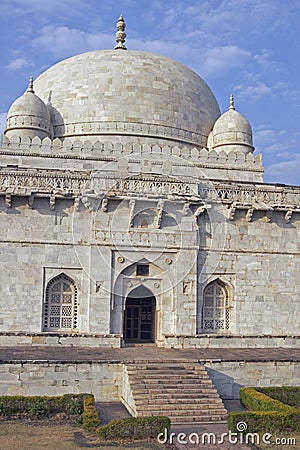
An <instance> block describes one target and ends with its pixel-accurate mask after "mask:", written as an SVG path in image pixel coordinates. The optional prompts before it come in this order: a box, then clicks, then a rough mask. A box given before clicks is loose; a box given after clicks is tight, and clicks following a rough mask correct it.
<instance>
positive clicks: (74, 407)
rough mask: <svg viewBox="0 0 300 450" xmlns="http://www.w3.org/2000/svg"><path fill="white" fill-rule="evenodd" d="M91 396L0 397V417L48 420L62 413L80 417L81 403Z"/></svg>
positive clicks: (81, 411)
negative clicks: (19, 415)
mask: <svg viewBox="0 0 300 450" xmlns="http://www.w3.org/2000/svg"><path fill="white" fill-rule="evenodd" d="M90 397H92V398H93V396H92V395H91V394H78V395H76V394H67V395H63V396H60V397H46V396H31V397H24V396H0V415H1V416H12V415H14V414H23V415H25V416H28V417H31V418H48V417H51V416H54V415H55V414H57V413H60V412H63V413H65V414H66V415H68V416H74V415H81V414H82V413H83V402H84V399H85V398H90Z"/></svg>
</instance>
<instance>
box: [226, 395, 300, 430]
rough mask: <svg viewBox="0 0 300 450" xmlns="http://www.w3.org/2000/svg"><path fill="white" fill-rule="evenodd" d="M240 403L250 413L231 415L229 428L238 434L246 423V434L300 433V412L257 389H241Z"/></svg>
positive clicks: (229, 416) (229, 415)
mask: <svg viewBox="0 0 300 450" xmlns="http://www.w3.org/2000/svg"><path fill="white" fill-rule="evenodd" d="M240 401H241V403H242V404H243V405H244V406H245V407H246V408H248V409H249V410H250V411H247V412H238V413H229V414H228V428H229V429H230V431H232V432H234V433H236V432H237V431H239V430H238V427H237V424H238V423H239V422H245V423H246V424H247V429H246V430H245V431H244V432H245V433H259V432H268V433H273V432H279V431H300V410H298V409H297V408H294V407H293V406H290V405H286V404H284V403H282V402H281V401H279V400H277V399H274V398H271V397H269V396H268V395H266V394H265V393H263V392H259V391H258V390H256V388H243V389H240Z"/></svg>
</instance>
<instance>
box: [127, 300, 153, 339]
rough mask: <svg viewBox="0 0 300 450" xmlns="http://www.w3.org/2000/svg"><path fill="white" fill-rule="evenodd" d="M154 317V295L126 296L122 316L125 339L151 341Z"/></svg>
mask: <svg viewBox="0 0 300 450" xmlns="http://www.w3.org/2000/svg"><path fill="white" fill-rule="evenodd" d="M154 318H155V298H154V297H145V298H130V297H128V298H127V300H126V309H125V317H124V336H125V340H126V341H128V342H130V341H132V342H153V341H154Z"/></svg>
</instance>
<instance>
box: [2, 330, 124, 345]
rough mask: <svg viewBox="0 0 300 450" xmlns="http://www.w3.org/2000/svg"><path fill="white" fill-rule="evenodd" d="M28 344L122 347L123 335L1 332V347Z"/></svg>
mask: <svg viewBox="0 0 300 450" xmlns="http://www.w3.org/2000/svg"><path fill="white" fill-rule="evenodd" d="M28 345H29V346H45V345H46V346H55V347H57V346H66V347H70V346H75V347H85V348H89V347H102V348H120V347H121V336H120V335H117V334H107V335H100V334H81V335H78V334H60V333H57V334H54V333H51V334H50V333H49V334H47V333H17V332H16V333H0V347H7V346H9V347H11V346H17V347H18V346H28Z"/></svg>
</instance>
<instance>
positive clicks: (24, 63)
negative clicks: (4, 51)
mask: <svg viewBox="0 0 300 450" xmlns="http://www.w3.org/2000/svg"><path fill="white" fill-rule="evenodd" d="M32 66H34V63H33V61H31V59H28V58H15V59H14V60H13V61H11V62H10V63H9V64H8V65H7V66H6V68H7V69H9V70H20V69H23V68H24V67H32Z"/></svg>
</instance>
